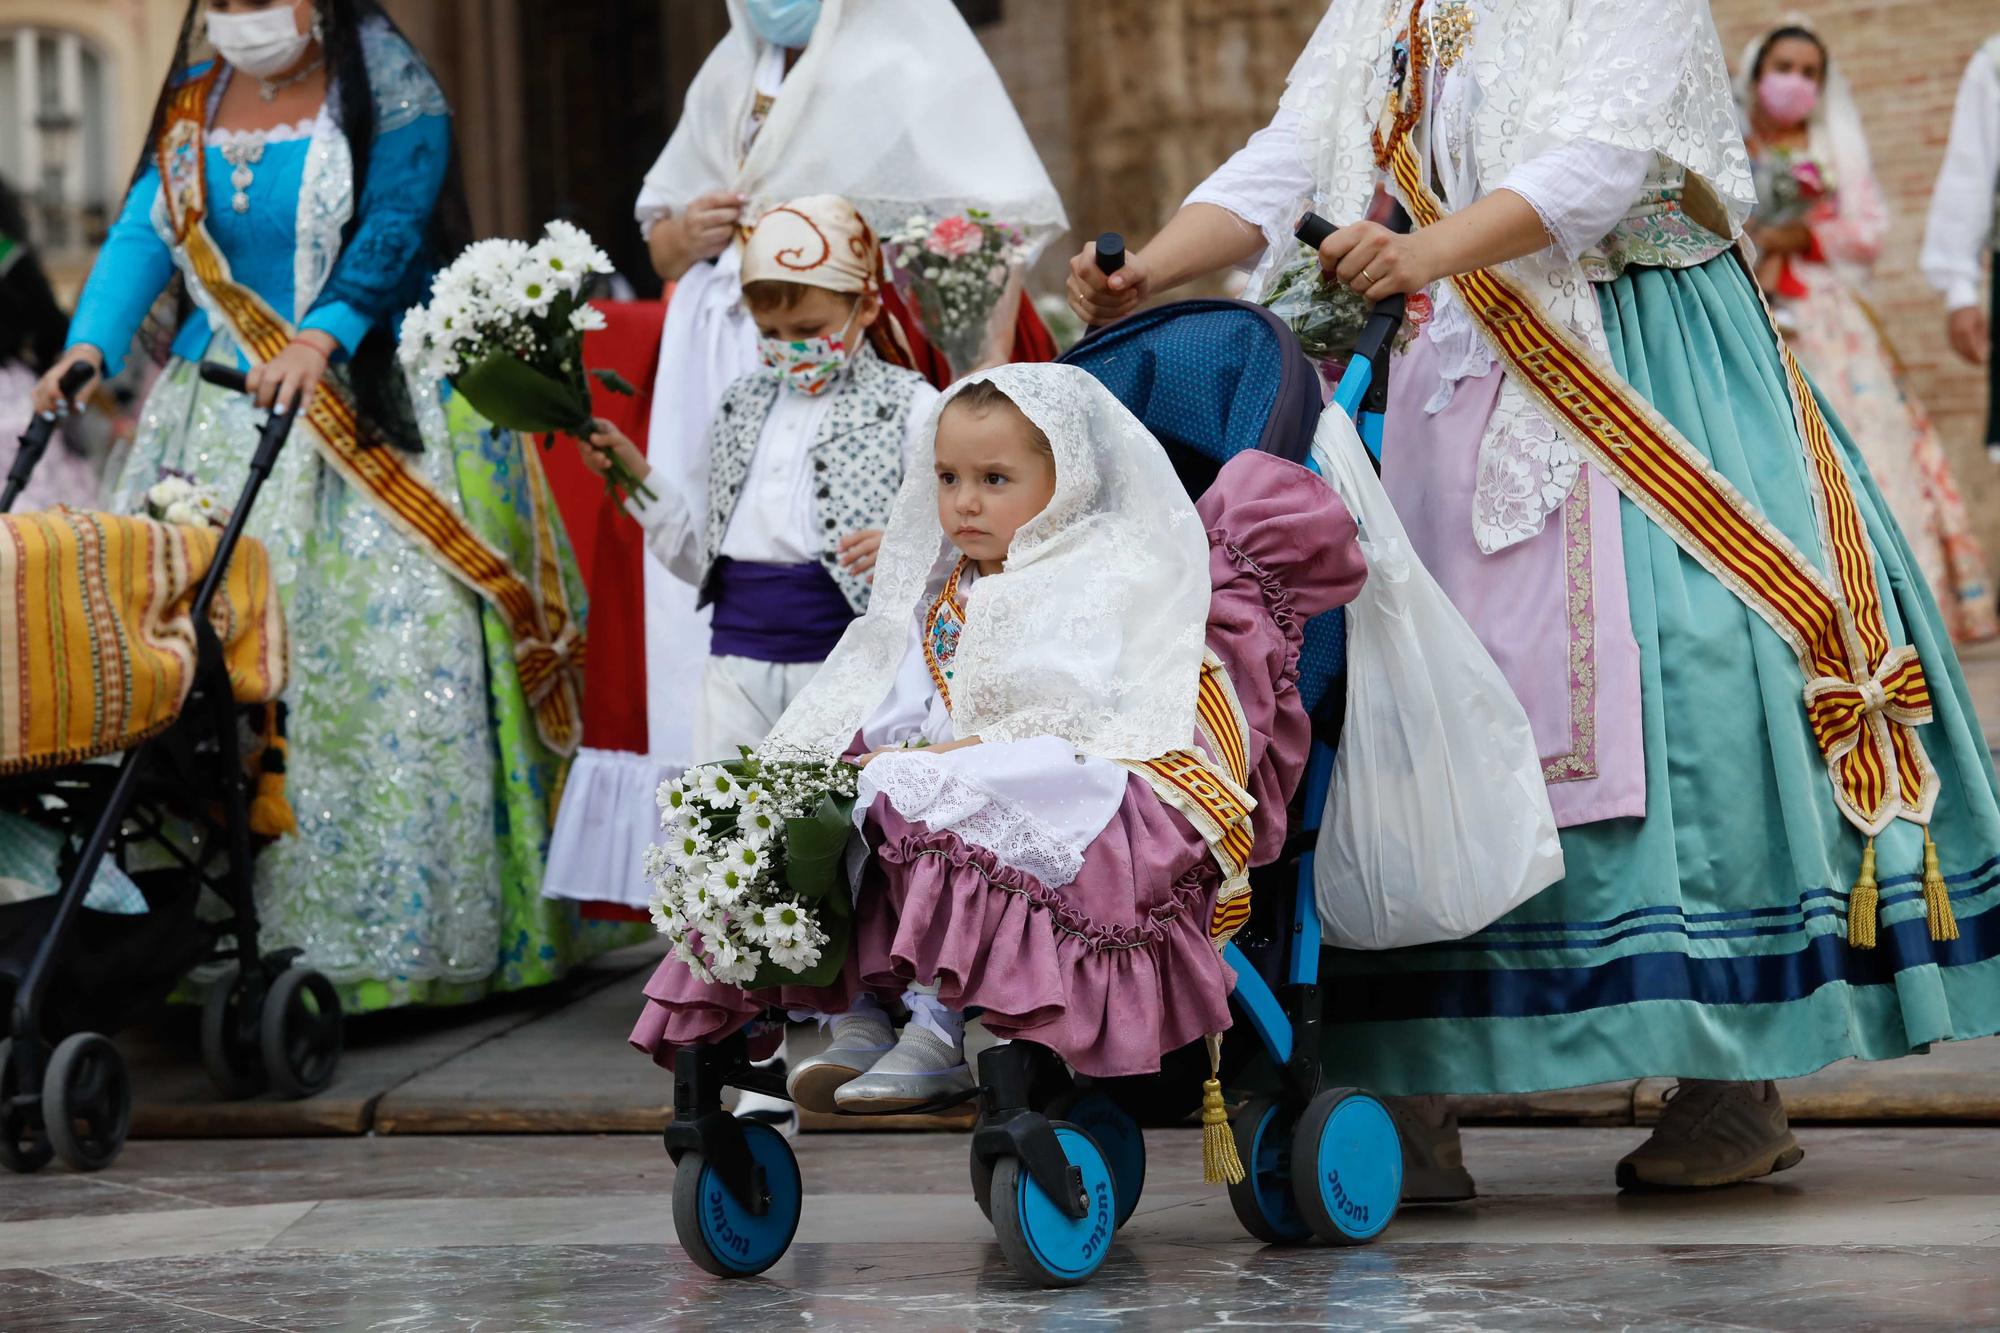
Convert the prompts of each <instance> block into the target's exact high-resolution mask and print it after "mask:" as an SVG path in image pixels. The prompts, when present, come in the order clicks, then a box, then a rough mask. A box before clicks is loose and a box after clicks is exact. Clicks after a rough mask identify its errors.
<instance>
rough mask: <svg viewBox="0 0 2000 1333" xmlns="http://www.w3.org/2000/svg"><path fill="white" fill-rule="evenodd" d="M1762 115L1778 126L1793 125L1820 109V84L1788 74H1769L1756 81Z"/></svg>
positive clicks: (1799, 75) (1783, 71)
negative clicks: (1817, 107) (1815, 109)
mask: <svg viewBox="0 0 2000 1333" xmlns="http://www.w3.org/2000/svg"><path fill="white" fill-rule="evenodd" d="M1757 100H1758V102H1760V103H1762V104H1763V107H1764V114H1765V115H1767V116H1769V117H1770V118H1771V119H1772V120H1775V121H1777V122H1778V123H1779V124H1781V125H1796V124H1798V123H1799V122H1800V121H1803V120H1804V119H1805V118H1806V117H1807V116H1810V115H1811V114H1812V113H1813V108H1814V107H1815V106H1818V105H1819V84H1818V83H1816V82H1814V81H1813V80H1812V79H1809V78H1807V77H1806V76H1805V75H1803V74H1798V73H1794V72H1792V71H1791V70H1776V69H1774V70H1772V71H1771V72H1770V73H1768V74H1766V75H1765V76H1764V77H1763V78H1761V79H1759V80H1757Z"/></svg>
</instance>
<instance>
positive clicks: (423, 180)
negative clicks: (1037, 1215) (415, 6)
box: [299, 115, 456, 356]
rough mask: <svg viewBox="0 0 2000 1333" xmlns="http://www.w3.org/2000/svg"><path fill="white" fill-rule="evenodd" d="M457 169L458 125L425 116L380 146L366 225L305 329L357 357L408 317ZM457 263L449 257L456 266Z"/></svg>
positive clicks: (360, 225)
mask: <svg viewBox="0 0 2000 1333" xmlns="http://www.w3.org/2000/svg"><path fill="white" fill-rule="evenodd" d="M450 162H451V117H449V116H436V115H432V116H418V117H417V118H416V119H415V120H413V121H411V122H410V123H409V124H407V125H404V126H401V127H400V128H397V129H394V130H391V131H390V132H389V133H387V134H384V135H382V136H381V137H379V138H378V139H376V141H375V146H374V149H373V151H372V152H371V154H370V157H369V164H368V180H367V182H366V184H364V185H363V186H362V190H361V199H360V202H359V206H358V216H359V219H360V220H359V221H358V222H357V223H356V224H355V227H354V234H353V235H352V236H351V237H350V238H349V239H348V241H347V244H346V245H345V246H343V247H342V249H341V252H340V258H338V259H337V260H335V261H334V265H333V272H332V274H331V275H330V276H329V277H328V278H327V281H326V288H325V290H323V291H322V292H320V294H319V296H318V298H317V299H316V300H315V301H314V302H313V306H312V309H311V310H309V311H307V312H306V317H305V318H304V319H303V320H301V321H300V323H299V331H300V332H301V333H304V332H307V331H310V330H318V331H319V332H321V333H324V334H327V335H329V336H330V337H331V339H332V340H333V342H334V343H335V344H336V345H337V347H338V351H339V353H340V354H342V355H347V356H352V355H353V354H354V350H355V349H356V348H357V347H359V346H360V345H361V340H362V339H363V338H365V337H367V336H368V331H369V330H370V329H372V328H373V327H374V326H375V325H376V323H377V322H379V321H381V320H384V319H389V318H393V317H394V316H396V315H398V314H401V313H402V312H401V311H400V310H398V309H396V308H395V307H396V303H397V302H398V301H399V300H401V299H402V298H403V297H404V296H405V295H406V294H407V288H408V284H409V279H410V274H411V270H412V269H413V268H414V267H415V266H416V265H417V264H418V263H419V262H420V261H421V260H422V258H423V251H424V247H425V246H426V245H427V244H428V243H429V240H430V221H431V214H432V213H433V212H435V211H436V209H437V201H438V194H439V193H440V192H441V191H442V190H443V189H444V177H445V169H446V168H447V166H448V165H449V164H450ZM455 257H456V256H453V255H442V256H439V258H440V259H442V260H444V261H446V262H449V261H450V260H451V259H453V258H455Z"/></svg>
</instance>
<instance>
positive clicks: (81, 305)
mask: <svg viewBox="0 0 2000 1333" xmlns="http://www.w3.org/2000/svg"><path fill="white" fill-rule="evenodd" d="M159 194H160V173H159V172H158V170H156V169H155V168H152V167H148V168H147V169H146V171H145V173H144V174H142V175H141V176H140V177H139V179H138V181H137V182H136V183H135V184H134V185H133V186H132V191H131V193H130V194H128V195H126V197H125V207H124V208H123V209H121V210H120V211H119V214H118V220H117V221H116V222H115V223H113V224H112V226H111V232H110V234H109V235H108V236H107V237H106V238H105V241H104V246H103V248H102V249H100V250H99V251H98V253H97V262H96V263H95V264H93V265H92V266H91V270H90V280H89V281H88V282H87V283H85V284H84V288H83V295H82V296H81V297H79V298H78V300H77V303H76V314H75V316H74V317H73V318H72V319H71V320H70V327H69V352H70V353H74V352H76V351H77V349H79V348H83V347H88V348H90V349H92V350H93V351H95V352H96V353H97V358H96V359H97V361H98V363H99V364H100V365H101V366H102V367H103V370H104V373H105V374H107V375H116V374H117V373H118V372H119V371H121V370H123V369H124V367H125V354H126V352H128V351H130V350H131V347H132V338H133V336H134V335H135V334H137V333H138V332H139V325H140V324H141V323H142V322H144V320H145V318H146V312H147V311H148V310H151V309H152V308H153V302H155V301H157V300H158V299H159V297H160V293H161V292H163V291H165V290H166V289H167V283H168V282H169V281H171V280H172V279H173V276H174V256H173V252H172V251H171V250H169V249H168V248H167V243H166V242H165V241H163V240H161V239H160V235H159V233H158V232H156V231H154V230H153V203H154V201H155V200H156V199H158V198H159ZM75 359H76V358H75V357H74V356H73V355H65V356H64V357H63V358H62V365H59V366H58V367H56V369H57V370H58V371H60V370H61V369H62V368H63V366H64V365H67V364H68V363H69V362H71V361H73V360H75ZM58 378H60V376H59V375H58ZM37 406H38V407H41V406H42V405H41V404H40V403H39V402H38V403H37ZM49 406H51V407H52V406H53V404H50V405H49ZM44 410H46V409H44Z"/></svg>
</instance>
